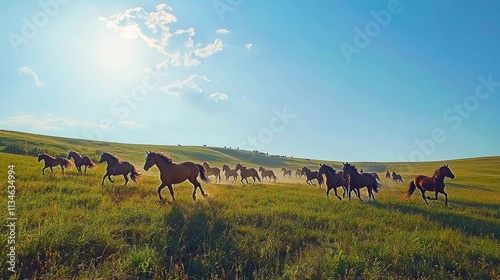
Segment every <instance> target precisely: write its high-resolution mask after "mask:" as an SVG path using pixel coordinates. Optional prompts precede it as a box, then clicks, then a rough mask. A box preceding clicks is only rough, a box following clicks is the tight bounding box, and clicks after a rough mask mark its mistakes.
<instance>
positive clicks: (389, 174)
mask: <svg viewBox="0 0 500 280" xmlns="http://www.w3.org/2000/svg"><path fill="white" fill-rule="evenodd" d="M385 178H386V179H391V173H390V172H389V170H387V172H385Z"/></svg>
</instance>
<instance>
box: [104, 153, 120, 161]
mask: <svg viewBox="0 0 500 280" xmlns="http://www.w3.org/2000/svg"><path fill="white" fill-rule="evenodd" d="M103 154H107V155H108V156H109V157H110V158H111V159H112V160H114V161H116V162H120V158H119V157H117V156H115V155H113V154H112V153H108V152H103Z"/></svg>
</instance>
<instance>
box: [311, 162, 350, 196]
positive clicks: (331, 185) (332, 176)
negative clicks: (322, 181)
mask: <svg viewBox="0 0 500 280" xmlns="http://www.w3.org/2000/svg"><path fill="white" fill-rule="evenodd" d="M323 174H325V175H326V196H327V197H328V198H330V191H331V190H332V189H333V191H334V192H335V196H336V197H337V198H338V199H339V200H342V198H340V196H339V195H338V194H337V188H340V187H342V188H343V189H344V197H345V194H346V193H347V188H346V180H345V179H344V178H343V173H341V174H340V173H337V172H336V171H335V169H333V167H331V166H329V165H326V164H321V165H320V167H319V172H318V175H319V177H323Z"/></svg>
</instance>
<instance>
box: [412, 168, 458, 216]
mask: <svg viewBox="0 0 500 280" xmlns="http://www.w3.org/2000/svg"><path fill="white" fill-rule="evenodd" d="M446 177H448V178H451V179H455V175H454V174H453V173H452V172H451V170H450V168H449V167H448V165H443V166H441V167H439V168H438V169H437V170H436V171H434V174H433V175H432V177H429V176H425V175H418V176H417V177H415V178H414V179H413V181H411V183H410V187H409V188H408V192H407V198H408V199H409V198H410V196H411V195H412V194H413V192H414V191H415V189H417V188H418V189H419V190H420V192H421V193H422V198H423V199H424V201H425V203H427V204H429V202H428V201H427V199H430V200H437V197H438V193H442V194H444V198H445V201H444V205H445V206H448V194H447V193H446V192H445V191H444V187H445V185H444V178H446ZM426 191H433V192H434V198H431V197H428V196H427V197H426V196H425V192H426Z"/></svg>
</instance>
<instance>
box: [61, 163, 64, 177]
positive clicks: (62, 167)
mask: <svg viewBox="0 0 500 280" xmlns="http://www.w3.org/2000/svg"><path fill="white" fill-rule="evenodd" d="M61 173H62V174H63V175H64V165H61Z"/></svg>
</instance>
